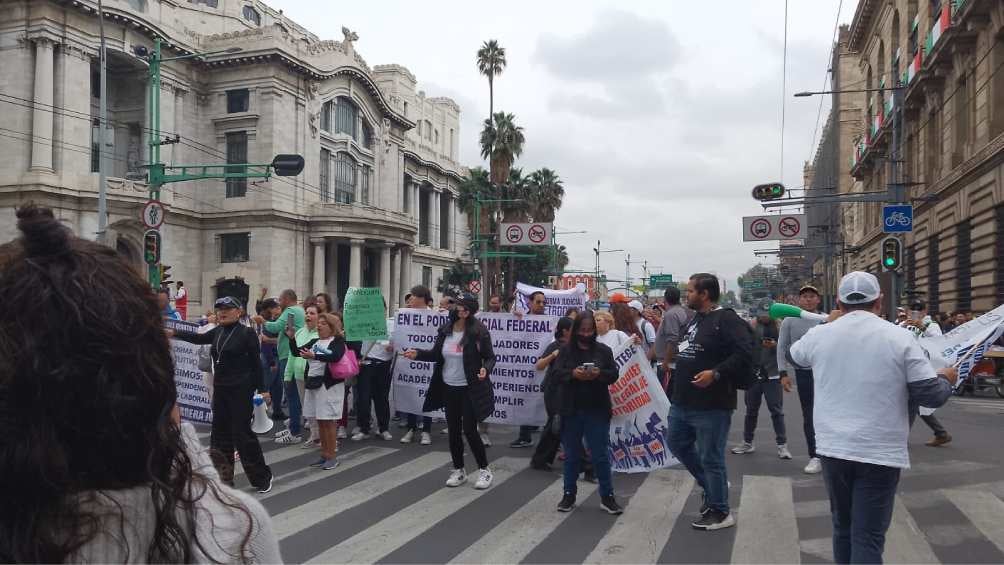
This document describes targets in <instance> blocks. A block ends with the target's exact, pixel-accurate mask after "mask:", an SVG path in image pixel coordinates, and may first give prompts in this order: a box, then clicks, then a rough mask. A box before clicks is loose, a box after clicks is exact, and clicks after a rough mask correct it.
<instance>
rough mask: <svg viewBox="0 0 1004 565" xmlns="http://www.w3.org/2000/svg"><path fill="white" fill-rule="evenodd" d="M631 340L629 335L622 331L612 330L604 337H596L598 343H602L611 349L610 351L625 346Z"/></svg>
mask: <svg viewBox="0 0 1004 565" xmlns="http://www.w3.org/2000/svg"><path fill="white" fill-rule="evenodd" d="M630 340H631V338H630V337H628V334H626V333H624V332H622V331H620V330H610V331H608V332H607V333H605V334H603V335H597V336H596V341H598V342H600V343H602V344H603V345H605V346H607V347H609V348H610V349H617V348H618V347H620V346H621V345H624V344H625V343H627V342H628V341H630Z"/></svg>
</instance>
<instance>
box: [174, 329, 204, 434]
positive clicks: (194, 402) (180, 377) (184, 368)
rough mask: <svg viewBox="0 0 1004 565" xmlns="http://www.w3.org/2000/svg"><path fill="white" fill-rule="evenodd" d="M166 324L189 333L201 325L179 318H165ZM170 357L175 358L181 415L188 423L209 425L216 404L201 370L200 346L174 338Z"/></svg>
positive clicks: (175, 376) (175, 375) (176, 385)
mask: <svg viewBox="0 0 1004 565" xmlns="http://www.w3.org/2000/svg"><path fill="white" fill-rule="evenodd" d="M164 327H166V328H168V329H171V330H182V331H187V332H197V331H199V325H198V324H194V323H192V322H183V321H180V320H167V319H165V320H164ZM170 341H171V357H173V358H174V385H175V387H177V389H178V408H179V409H180V411H181V418H182V419H183V420H187V421H189V422H199V423H201V424H210V423H212V421H213V405H212V402H210V400H209V387H208V386H206V379H205V377H204V376H203V375H202V371H200V370H199V348H200V347H202V346H201V345H193V344H191V343H188V342H185V341H181V340H180V339H172V340H170Z"/></svg>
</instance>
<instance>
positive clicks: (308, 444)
mask: <svg viewBox="0 0 1004 565" xmlns="http://www.w3.org/2000/svg"><path fill="white" fill-rule="evenodd" d="M319 445H321V438H316V437H314V435H313V434H311V435H310V439H308V440H307V441H305V442H303V445H301V446H300V449H310V448H313V447H318V446H319Z"/></svg>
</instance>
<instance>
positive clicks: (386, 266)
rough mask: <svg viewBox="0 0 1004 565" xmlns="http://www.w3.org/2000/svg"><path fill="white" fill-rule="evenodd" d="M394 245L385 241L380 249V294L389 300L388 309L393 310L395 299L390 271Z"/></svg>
mask: <svg viewBox="0 0 1004 565" xmlns="http://www.w3.org/2000/svg"><path fill="white" fill-rule="evenodd" d="M393 247H394V244H393V243H391V242H389V241H385V242H384V243H383V246H382V247H381V248H380V292H381V293H383V295H384V298H386V299H387V308H388V309H389V308H391V302H393V298H392V296H391V290H392V289H391V272H390V271H391V270H390V250H391V249H392V248H393Z"/></svg>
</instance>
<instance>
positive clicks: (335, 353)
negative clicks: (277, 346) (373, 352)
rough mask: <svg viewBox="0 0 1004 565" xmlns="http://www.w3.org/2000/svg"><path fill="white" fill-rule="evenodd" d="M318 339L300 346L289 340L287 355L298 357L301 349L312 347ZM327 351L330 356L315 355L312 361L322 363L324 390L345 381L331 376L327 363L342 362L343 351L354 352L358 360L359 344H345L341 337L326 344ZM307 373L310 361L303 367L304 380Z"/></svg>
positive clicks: (354, 342)
mask: <svg viewBox="0 0 1004 565" xmlns="http://www.w3.org/2000/svg"><path fill="white" fill-rule="evenodd" d="M318 339H320V338H316V337H315V338H314V339H312V340H310V341H308V342H307V343H304V344H303V345H300V346H296V345H293V340H292V339H291V340H289V353H290V355H293V356H295V357H299V356H300V350H301V349H310V348H311V347H314V344H315V343H317V341H318ZM328 350H329V351H331V353H330V354H316V355H315V356H314V359H315V360H316V361H322V362H324V388H331V387H333V386H335V385H336V384H338V383H340V382H344V381H345V379H336V378H335V377H333V376H332V375H331V371H330V369H331V367H330V366H329V365H328V363H337V362H339V361H341V360H342V356H343V355H345V351H346V350H352V351H354V352H355V354H356V358H357V359H358V358H359V342H358V341H353V342H351V343H346V341H345V338H343V337H336V338H335V339H333V340H331V343H330V344H328ZM309 371H310V360H307V366H306V367H304V369H303V376H304V379H306V376H307V373H308V372H309Z"/></svg>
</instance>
